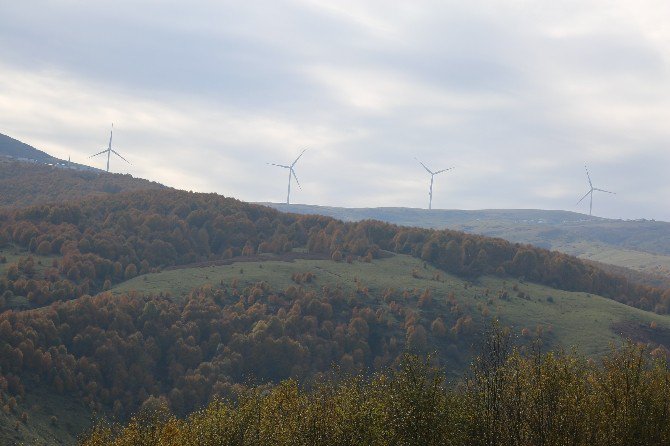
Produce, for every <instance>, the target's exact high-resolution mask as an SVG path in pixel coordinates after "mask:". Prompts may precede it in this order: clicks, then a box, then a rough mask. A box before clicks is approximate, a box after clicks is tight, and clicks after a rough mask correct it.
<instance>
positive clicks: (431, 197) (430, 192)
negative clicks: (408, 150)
mask: <svg viewBox="0 0 670 446" xmlns="http://www.w3.org/2000/svg"><path fill="white" fill-rule="evenodd" d="M414 159H415V160H417V161H418V162H419V164H421V165H422V166H423V168H424V169H426V172H428V173H429V174H430V191H429V192H428V196H429V197H430V198H429V200H428V209H432V208H433V180H434V179H435V175H437V174H440V173H442V172H446V171H448V170H451V169H453V167H450V168H448V169H442V170H438V171H437V172H433V171H432V170H430V169H429V168H427V167H426V165H425V164H424V163H422V162H421V161H419V159H418V158H414Z"/></svg>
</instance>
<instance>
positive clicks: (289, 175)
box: [267, 149, 307, 204]
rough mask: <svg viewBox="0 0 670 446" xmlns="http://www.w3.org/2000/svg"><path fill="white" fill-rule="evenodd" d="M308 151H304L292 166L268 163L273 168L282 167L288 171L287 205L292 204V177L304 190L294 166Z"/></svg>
mask: <svg viewBox="0 0 670 446" xmlns="http://www.w3.org/2000/svg"><path fill="white" fill-rule="evenodd" d="M306 151H307V149H303V151H302V152H300V155H298V157H297V158H296V159H295V161H293V163H292V164H291V165H290V166H285V165H283V164H275V163H267V164H269V165H271V166H277V167H281V168H283V169H288V193H287V194H286V204H290V199H291V176H293V177H294V178H295V182H296V183H298V187H299V188H300V189H302V186H300V181H298V176H297V175H296V174H295V170H293V166H295V163H297V162H298V160H299V159H300V157H301V156H302V155H303V153H305V152H306Z"/></svg>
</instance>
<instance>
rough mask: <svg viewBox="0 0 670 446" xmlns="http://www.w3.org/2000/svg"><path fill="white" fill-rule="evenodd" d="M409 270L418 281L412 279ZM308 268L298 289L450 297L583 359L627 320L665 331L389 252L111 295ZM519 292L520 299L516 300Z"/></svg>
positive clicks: (581, 296)
mask: <svg viewBox="0 0 670 446" xmlns="http://www.w3.org/2000/svg"><path fill="white" fill-rule="evenodd" d="M413 270H414V271H415V272H418V275H419V276H421V277H413V274H412V271H413ZM307 271H310V272H312V273H314V274H315V276H316V279H315V280H314V281H313V282H312V283H310V284H303V285H302V286H306V287H312V288H314V289H320V288H321V287H323V286H331V287H333V286H337V285H339V286H341V287H342V288H343V289H344V290H345V291H354V290H355V289H356V287H357V283H356V280H358V281H359V283H361V284H362V285H363V286H365V287H367V288H368V289H369V290H370V294H371V295H372V294H374V293H375V292H376V291H381V290H383V289H386V288H394V289H395V290H396V291H397V292H398V294H400V293H402V291H404V290H406V289H407V290H419V291H418V292H415V294H419V293H420V291H422V290H424V289H425V288H430V289H431V292H432V296H433V301H434V302H435V304H436V305H435V309H434V311H433V313H438V314H439V313H440V312H444V311H448V310H447V309H446V299H447V296H448V295H449V293H450V292H453V293H454V294H455V296H456V300H457V301H458V304H459V306H460V307H461V308H463V309H465V312H466V313H470V314H472V315H473V318H475V319H477V320H482V319H483V318H482V317H481V312H482V311H483V310H484V308H486V312H488V314H489V315H490V316H497V317H498V318H499V319H500V320H501V322H502V323H503V324H505V325H510V326H512V327H514V328H515V331H516V332H521V330H522V329H523V328H528V329H529V330H530V331H531V332H534V330H535V328H536V327H537V326H538V325H540V326H543V327H545V329H547V328H549V327H551V328H550V331H551V336H550V339H553V346H554V347H557V346H559V345H560V346H562V347H565V348H571V347H576V348H578V349H579V350H580V351H582V352H584V353H586V354H589V355H600V354H602V353H604V352H606V351H607V350H608V349H609V348H610V344H611V343H613V342H614V343H619V342H621V341H622V340H623V339H622V338H621V337H620V336H619V335H618V334H617V333H615V331H614V330H613V328H612V326H613V325H614V324H619V323H629V324H640V325H642V326H645V327H648V326H649V325H650V324H651V322H656V325H657V328H656V329H657V330H659V331H664V330H670V317H669V316H662V315H657V314H654V313H649V312H645V311H642V310H638V309H635V308H631V307H629V306H626V305H623V304H620V303H618V302H615V301H613V300H610V299H606V298H603V297H600V296H594V295H588V294H586V293H575V292H567V291H560V290H555V289H552V288H548V287H546V286H542V285H537V284H530V283H518V282H517V281H514V280H503V279H501V278H497V277H483V278H481V279H480V280H479V281H478V282H477V283H474V284H471V283H467V282H465V281H464V280H463V279H460V278H457V277H455V276H450V275H446V274H444V272H442V271H438V270H437V269H435V268H432V267H431V266H426V267H425V268H424V264H423V262H421V261H420V260H417V259H415V258H413V257H410V256H405V255H395V256H393V257H390V258H386V259H380V260H375V261H373V262H372V263H362V262H355V263H353V264H347V263H345V262H339V263H336V262H333V261H330V260H296V261H294V262H283V261H264V262H245V263H236V264H232V265H225V266H208V267H202V268H184V269H177V270H171V271H163V272H160V273H155V274H148V275H145V276H139V277H136V278H134V279H132V280H130V281H127V282H124V283H122V284H120V285H118V286H116V287H115V288H113V290H112V292H114V293H122V292H127V291H131V290H134V291H139V292H144V293H147V292H148V293H159V292H166V291H169V292H170V293H171V294H172V295H173V296H174V297H175V298H183V297H185V296H187V295H188V293H189V291H190V290H192V289H193V288H195V287H198V286H202V285H206V284H210V285H213V286H216V285H218V284H220V283H221V282H224V283H227V284H229V283H230V282H231V281H232V280H233V279H237V280H238V281H239V282H240V284H253V283H256V282H259V281H265V282H267V283H269V284H270V285H271V286H272V288H273V289H275V290H283V289H285V288H286V287H288V286H290V285H295V283H294V282H293V281H292V280H291V275H292V274H293V273H296V272H298V273H302V272H307ZM437 273H439V274H440V275H441V280H440V281H436V280H433V279H432V277H433V276H434V275H435V274H437ZM415 275H416V274H415ZM514 288H516V290H515V289H514ZM501 290H506V291H507V293H508V295H509V298H508V299H499V298H497V296H498V295H499V293H500V291H501ZM519 293H523V294H524V295H526V296H527V297H525V298H521V297H518V295H519ZM487 294H488V296H487ZM371 305H374V304H373V303H371ZM381 305H383V303H381Z"/></svg>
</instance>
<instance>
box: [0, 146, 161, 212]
mask: <svg viewBox="0 0 670 446" xmlns="http://www.w3.org/2000/svg"><path fill="white" fill-rule="evenodd" d="M163 188H165V186H163V185H161V184H159V183H155V182H152V181H147V180H143V179H140V178H133V177H132V176H130V175H121V174H112V173H107V172H102V171H87V170H77V169H67V168H64V167H57V166H50V165H47V164H33V163H26V162H22V161H16V160H9V159H2V158H0V190H1V191H2V193H1V194H0V207H3V206H19V207H20V206H30V205H36V204H45V203H54V202H63V201H71V200H77V199H80V198H84V197H89V196H105V195H109V194H117V193H119V192H128V191H139V190H146V189H163Z"/></svg>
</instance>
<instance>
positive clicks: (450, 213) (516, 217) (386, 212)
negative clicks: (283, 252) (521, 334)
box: [257, 202, 617, 229]
mask: <svg viewBox="0 0 670 446" xmlns="http://www.w3.org/2000/svg"><path fill="white" fill-rule="evenodd" d="M257 204H262V205H264V206H269V207H272V208H275V209H277V210H280V211H283V212H292V213H296V214H318V215H326V216H328V217H334V218H338V219H340V220H344V221H360V220H367V219H373V220H381V221H386V222H389V223H393V224H398V225H401V226H418V227H422V228H432V229H443V228H445V227H450V226H451V225H454V224H455V225H461V224H468V223H470V222H473V221H481V220H495V221H498V222H503V221H504V222H507V223H517V224H537V225H549V224H565V223H583V222H604V221H617V220H611V219H606V218H601V217H591V216H588V215H585V214H580V213H578V212H571V211H561V210H542V209H481V210H461V209H431V210H428V209H423V208H407V207H375V208H344V207H334V206H317V205H310V204H290V205H287V204H286V203H267V202H266V203H257Z"/></svg>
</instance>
